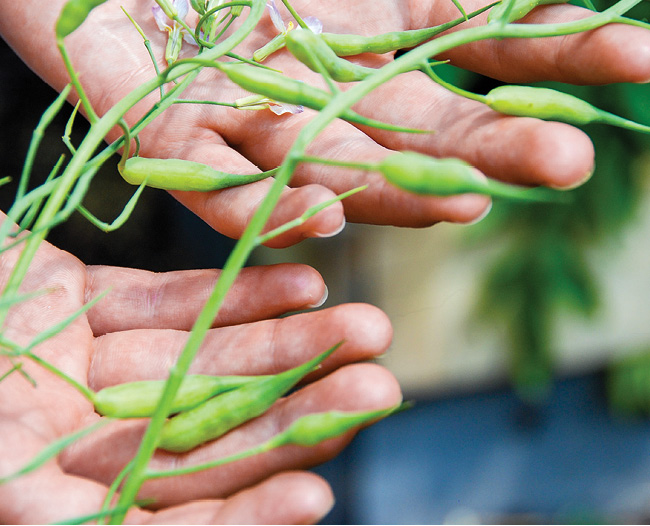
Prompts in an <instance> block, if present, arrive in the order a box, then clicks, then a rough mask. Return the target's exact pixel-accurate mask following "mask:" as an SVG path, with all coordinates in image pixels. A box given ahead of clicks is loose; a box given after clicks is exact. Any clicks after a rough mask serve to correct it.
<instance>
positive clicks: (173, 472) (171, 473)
mask: <svg viewBox="0 0 650 526" xmlns="http://www.w3.org/2000/svg"><path fill="white" fill-rule="evenodd" d="M279 442H280V441H279V440H277V437H272V438H270V439H269V440H267V441H266V442H263V443H261V444H260V445H258V446H255V447H252V448H250V449H247V450H245V451H241V452H239V453H234V454H233V455H230V456H227V457H222V458H218V459H216V460H211V461H210V462H205V463H203V464H197V465H194V466H187V467H184V468H177V469H170V470H165V471H147V473H146V476H147V479H158V478H165V477H175V476H178V475H189V474H191V473H197V472H199V471H204V470H206V469H211V468H216V467H218V466H223V465H224V464H229V463H231V462H236V461H238V460H243V459H245V458H249V457H252V456H255V455H259V454H261V453H266V452H267V451H271V450H272V449H274V448H276V447H277V446H279V445H281V444H280V443H279Z"/></svg>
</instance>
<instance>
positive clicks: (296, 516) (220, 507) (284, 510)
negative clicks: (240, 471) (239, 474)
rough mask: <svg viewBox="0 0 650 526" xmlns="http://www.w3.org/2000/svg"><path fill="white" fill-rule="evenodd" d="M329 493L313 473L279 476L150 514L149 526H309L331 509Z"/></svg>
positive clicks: (293, 473) (330, 493)
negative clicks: (217, 498) (226, 494)
mask: <svg viewBox="0 0 650 526" xmlns="http://www.w3.org/2000/svg"><path fill="white" fill-rule="evenodd" d="M332 505H333V496H332V491H331V489H330V487H329V485H328V484H327V482H325V481H324V480H323V479H322V478H320V477H318V476H317V475H315V474H313V473H299V472H292V473H280V474H278V475H275V476H273V477H271V478H269V479H268V480H265V481H264V482H261V483H260V484H258V485H256V486H253V487H252V488H247V489H245V490H243V491H241V492H239V493H237V494H235V495H233V496H232V497H230V498H229V499H227V500H224V501H219V502H214V501H208V502H205V501H201V502H192V503H189V504H185V505H181V506H174V507H172V508H168V509H164V510H162V511H159V512H157V513H154V514H153V515H152V516H151V518H150V519H149V520H148V521H147V522H148V523H151V524H313V523H316V522H318V521H319V520H320V519H322V518H323V517H324V516H325V515H326V514H327V512H328V511H329V510H330V509H331V508H332Z"/></svg>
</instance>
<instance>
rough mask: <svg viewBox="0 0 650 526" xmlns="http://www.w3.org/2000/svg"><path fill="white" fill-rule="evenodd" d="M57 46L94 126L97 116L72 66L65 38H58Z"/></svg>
mask: <svg viewBox="0 0 650 526" xmlns="http://www.w3.org/2000/svg"><path fill="white" fill-rule="evenodd" d="M56 45H57V47H58V48H59V53H61V57H62V58H63V63H64V64H65V68H66V70H67V71H68V75H70V81H71V82H72V85H73V86H74V89H75V90H76V92H77V95H78V96H79V100H80V101H81V104H83V107H84V110H86V118H87V119H88V121H89V122H90V123H91V124H94V123H95V122H97V119H98V117H97V114H96V113H95V110H94V109H93V107H92V105H91V104H90V101H89V100H88V97H87V96H86V92H85V90H84V89H83V86H82V85H81V81H80V80H79V75H77V72H76V71H75V69H74V66H73V65H72V60H70V56H69V55H68V50H67V48H66V47H65V44H64V42H63V38H57V41H56Z"/></svg>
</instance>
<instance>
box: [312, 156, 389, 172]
mask: <svg viewBox="0 0 650 526" xmlns="http://www.w3.org/2000/svg"><path fill="white" fill-rule="evenodd" d="M300 161H301V162H304V163H314V164H324V165H327V166H342V167H344V168H354V169H356V170H366V171H369V172H371V171H374V170H377V163H363V162H360V161H339V160H338V159H326V158H325V157H315V156H313V155H303V156H302V157H301V158H300Z"/></svg>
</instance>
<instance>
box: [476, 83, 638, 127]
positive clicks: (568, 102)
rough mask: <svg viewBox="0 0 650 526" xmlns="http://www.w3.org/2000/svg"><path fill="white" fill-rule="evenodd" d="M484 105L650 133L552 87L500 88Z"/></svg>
mask: <svg viewBox="0 0 650 526" xmlns="http://www.w3.org/2000/svg"><path fill="white" fill-rule="evenodd" d="M485 103H486V104H487V105H488V106H489V107H490V108H492V109H493V110H496V111H498V112H500V113H505V114H507V115H517V116H520V117H537V118H538V119H544V120H552V121H560V122H566V123H568V124H575V125H578V126H579V125H583V124H589V123H593V122H601V123H603V124H608V125H610V126H618V127H619V128H625V129H628V130H634V131H639V132H642V133H650V126H648V125H646V124H640V123H638V122H634V121H631V120H629V119H626V118H624V117H620V116H619V115H614V114H613V113H610V112H608V111H605V110H601V109H600V108H596V107H595V106H592V105H591V104H589V103H588V102H586V101H584V100H582V99H579V98H578V97H574V96H573V95H569V94H568V93H562V92H561V91H556V90H553V89H549V88H537V87H533V86H499V87H498V88H494V89H493V90H492V91H490V92H489V93H488V94H487V95H486V96H485Z"/></svg>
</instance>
